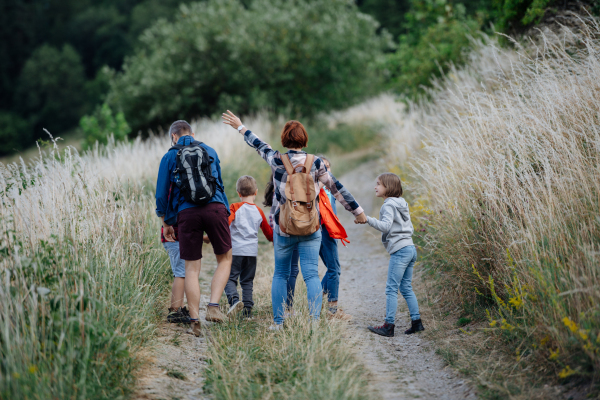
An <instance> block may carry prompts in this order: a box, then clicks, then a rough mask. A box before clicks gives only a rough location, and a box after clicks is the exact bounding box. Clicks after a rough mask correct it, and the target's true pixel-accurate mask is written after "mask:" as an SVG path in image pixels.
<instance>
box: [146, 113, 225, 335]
mask: <svg viewBox="0 0 600 400" xmlns="http://www.w3.org/2000/svg"><path fill="white" fill-rule="evenodd" d="M169 135H170V137H171V140H172V143H177V144H179V145H189V144H191V143H192V142H193V141H194V132H192V127H191V126H190V124H188V123H187V122H186V121H175V122H174V123H173V124H172V125H171V127H170V128H169ZM201 146H202V147H204V148H205V149H206V151H207V152H208V155H209V156H210V157H211V159H212V164H211V172H212V175H213V176H214V177H215V178H216V180H217V184H216V190H215V195H214V196H213V197H212V198H211V200H210V201H209V202H208V204H206V205H202V206H200V205H197V204H194V203H190V202H188V201H186V200H185V198H184V196H183V194H182V193H181V192H180V190H179V188H178V187H177V186H176V185H175V177H174V173H173V171H174V170H175V168H176V165H177V150H176V149H171V150H169V151H167V154H165V155H164V156H163V158H162V160H161V162H160V167H159V169H158V179H157V182H156V215H158V216H159V217H160V218H161V219H162V221H163V234H164V237H165V239H166V240H167V241H174V239H175V238H174V229H173V225H174V224H175V223H177V225H178V228H179V230H178V238H177V239H178V240H179V249H180V257H181V259H182V260H185V295H186V297H187V301H188V308H189V313H190V317H191V321H192V332H193V333H194V334H195V335H196V336H199V335H200V332H201V330H200V322H199V320H198V316H199V314H198V313H199V307H200V285H199V283H198V275H199V274H200V268H201V259H202V244H203V240H202V238H203V235H204V233H206V235H207V236H208V239H209V240H210V242H211V243H212V246H213V250H214V252H215V255H216V257H217V263H218V265H217V269H216V271H215V273H214V276H213V279H212V283H211V294H210V302H209V303H208V307H207V311H206V320H207V321H213V322H223V321H224V320H225V315H223V313H222V312H221V311H220V309H219V299H220V298H221V294H222V293H223V290H224V289H225V285H226V284H227V280H228V279H229V272H230V270H231V259H232V257H231V233H230V231H229V222H228V218H229V204H228V202H227V196H225V189H224V187H223V180H222V179H221V166H220V161H219V156H218V155H217V152H216V151H215V150H214V149H213V148H211V147H209V146H207V145H206V144H204V143H202V144H201ZM169 193H170V194H169Z"/></svg>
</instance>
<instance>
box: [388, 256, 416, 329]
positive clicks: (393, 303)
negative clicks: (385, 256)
mask: <svg viewBox="0 0 600 400" xmlns="http://www.w3.org/2000/svg"><path fill="white" fill-rule="evenodd" d="M415 261H417V249H416V248H415V246H406V247H403V248H401V249H400V250H398V251H397V252H395V253H394V254H392V255H391V257H390V266H389V268H388V278H387V284H386V286H385V296H386V303H385V322H387V323H388V324H395V323H396V308H398V289H400V293H402V296H403V297H404V300H406V304H408V311H409V312H410V319H412V320H413V321H414V320H417V319H420V318H421V316H420V315H419V303H418V302H417V296H415V293H414V292H413V290H412V274H413V266H414V265H415Z"/></svg>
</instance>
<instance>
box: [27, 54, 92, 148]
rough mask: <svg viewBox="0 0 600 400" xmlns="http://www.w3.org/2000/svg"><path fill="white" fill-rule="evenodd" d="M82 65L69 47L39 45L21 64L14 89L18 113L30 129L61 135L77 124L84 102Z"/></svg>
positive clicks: (39, 133) (37, 135)
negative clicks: (44, 130) (59, 47)
mask: <svg viewBox="0 0 600 400" xmlns="http://www.w3.org/2000/svg"><path fill="white" fill-rule="evenodd" d="M84 84H85V77H84V73H83V65H82V64H81V60H80V58H79V55H78V54H77V52H76V51H75V50H74V49H73V47H71V46H69V45H64V46H63V48H62V50H58V49H56V48H54V47H51V46H48V45H43V46H41V47H39V48H38V49H36V50H35V51H34V52H33V54H32V55H31V57H30V58H29V59H28V60H27V62H26V63H25V66H24V67H23V70H22V72H21V76H20V77H19V80H18V83H17V90H16V104H17V109H18V110H19V111H20V114H21V115H23V116H24V117H25V118H26V119H28V121H29V122H30V123H31V125H33V126H34V128H35V132H36V137H39V136H41V128H42V127H45V128H47V129H48V130H49V131H50V132H62V131H63V130H66V129H68V128H71V127H72V126H74V125H75V124H76V123H77V120H78V119H79V116H80V115H81V114H82V111H83V107H84V106H85V103H84V100H85V99H84V90H83V89H84Z"/></svg>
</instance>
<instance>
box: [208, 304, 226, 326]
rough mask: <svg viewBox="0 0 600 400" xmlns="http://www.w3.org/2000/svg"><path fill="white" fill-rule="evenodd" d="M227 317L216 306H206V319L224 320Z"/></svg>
mask: <svg viewBox="0 0 600 400" xmlns="http://www.w3.org/2000/svg"><path fill="white" fill-rule="evenodd" d="M226 319H227V317H226V316H225V315H224V314H223V313H222V312H221V310H220V309H219V307H218V306H208V307H206V320H207V321H210V322H218V323H221V322H225V320H226Z"/></svg>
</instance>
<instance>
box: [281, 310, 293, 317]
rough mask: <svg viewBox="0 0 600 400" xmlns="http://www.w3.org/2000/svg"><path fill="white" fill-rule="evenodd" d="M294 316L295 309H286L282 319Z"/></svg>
mask: <svg viewBox="0 0 600 400" xmlns="http://www.w3.org/2000/svg"><path fill="white" fill-rule="evenodd" d="M295 316H296V311H294V310H291V311H286V312H284V313H283V319H288V318H290V317H295Z"/></svg>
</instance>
